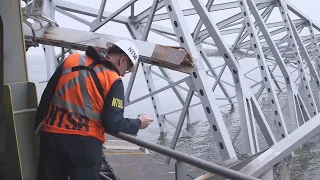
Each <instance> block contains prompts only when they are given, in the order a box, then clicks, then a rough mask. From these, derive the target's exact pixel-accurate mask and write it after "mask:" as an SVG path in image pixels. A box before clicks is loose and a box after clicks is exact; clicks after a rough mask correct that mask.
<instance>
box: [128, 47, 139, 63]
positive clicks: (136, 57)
mask: <svg viewBox="0 0 320 180" xmlns="http://www.w3.org/2000/svg"><path fill="white" fill-rule="evenodd" d="M128 50H129V52H130V53H131V55H132V56H133V58H134V60H137V59H138V56H137V54H136V52H135V51H134V49H133V48H132V47H129V49H128Z"/></svg>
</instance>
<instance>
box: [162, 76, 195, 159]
mask: <svg viewBox="0 0 320 180" xmlns="http://www.w3.org/2000/svg"><path fill="white" fill-rule="evenodd" d="M190 80H191V79H188V81H190ZM187 84H190V82H187ZM189 88H190V89H189V92H188V95H187V98H186V100H185V103H184V105H183V108H182V111H181V114H180V118H179V122H178V125H177V128H176V130H175V132H174V135H173V138H172V142H171V145H170V148H171V149H175V147H176V144H177V141H178V138H179V135H180V132H181V129H182V126H183V123H184V120H185V118H186V115H187V111H188V108H189V105H190V102H191V99H192V96H193V93H194V90H193V89H194V88H193V87H192V86H191V87H189ZM170 159H171V158H170V157H169V156H168V157H167V158H166V163H167V164H169V162H170Z"/></svg>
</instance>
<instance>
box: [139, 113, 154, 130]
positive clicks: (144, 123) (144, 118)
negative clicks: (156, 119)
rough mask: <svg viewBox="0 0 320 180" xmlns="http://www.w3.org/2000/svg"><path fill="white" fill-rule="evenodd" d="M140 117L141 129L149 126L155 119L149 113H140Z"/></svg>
mask: <svg viewBox="0 0 320 180" xmlns="http://www.w3.org/2000/svg"><path fill="white" fill-rule="evenodd" d="M139 119H140V121H141V125H140V129H145V128H147V127H148V126H149V125H150V124H151V123H152V121H153V119H152V118H151V117H150V116H148V115H140V116H139Z"/></svg>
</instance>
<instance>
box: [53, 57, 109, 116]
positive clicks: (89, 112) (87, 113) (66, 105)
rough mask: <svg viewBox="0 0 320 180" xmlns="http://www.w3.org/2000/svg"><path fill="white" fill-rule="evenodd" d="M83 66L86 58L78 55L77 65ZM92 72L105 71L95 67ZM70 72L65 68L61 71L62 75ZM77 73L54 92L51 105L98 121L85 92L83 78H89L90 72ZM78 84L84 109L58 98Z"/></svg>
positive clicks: (69, 69)
mask: <svg viewBox="0 0 320 180" xmlns="http://www.w3.org/2000/svg"><path fill="white" fill-rule="evenodd" d="M85 64H86V56H85V55H80V59H79V65H80V66H85ZM93 70H94V71H95V72H96V73H98V72H102V71H103V70H106V68H103V66H101V67H95V68H94V69H93ZM71 72H72V71H71V68H67V69H65V70H64V71H62V75H66V74H68V73H71ZM77 72H79V75H78V76H76V77H74V78H72V79H71V80H69V81H68V82H67V83H66V84H65V85H64V86H63V87H62V88H61V89H60V90H59V91H58V92H56V94H55V96H54V98H53V100H52V104H55V105H57V106H61V107H63V108H65V109H72V110H73V111H75V112H77V113H79V114H81V115H83V116H86V117H88V118H90V119H94V120H98V121H100V113H96V112H94V111H93V109H92V107H93V106H92V104H91V100H90V97H89V93H88V90H87V84H86V80H85V78H87V77H89V76H90V72H88V71H86V70H81V71H77ZM80 82H81V83H80ZM78 83H79V84H80V90H81V96H82V99H83V105H84V107H82V106H79V105H76V104H73V103H71V102H67V101H65V100H63V99H62V98H60V96H61V95H62V94H64V93H65V92H66V91H67V90H68V89H70V88H72V87H73V86H75V85H76V84H78Z"/></svg>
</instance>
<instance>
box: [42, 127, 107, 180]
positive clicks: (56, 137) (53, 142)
mask: <svg viewBox="0 0 320 180" xmlns="http://www.w3.org/2000/svg"><path fill="white" fill-rule="evenodd" d="M101 149H102V142H101V141H99V140H98V139H96V138H93V137H86V136H80V135H66V134H54V133H44V132H42V133H41V140H40V157H39V167H38V180H68V177H69V178H70V180H100V168H101V163H102V158H101V156H102V151H101Z"/></svg>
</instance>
